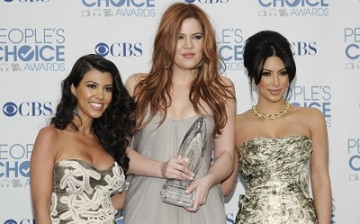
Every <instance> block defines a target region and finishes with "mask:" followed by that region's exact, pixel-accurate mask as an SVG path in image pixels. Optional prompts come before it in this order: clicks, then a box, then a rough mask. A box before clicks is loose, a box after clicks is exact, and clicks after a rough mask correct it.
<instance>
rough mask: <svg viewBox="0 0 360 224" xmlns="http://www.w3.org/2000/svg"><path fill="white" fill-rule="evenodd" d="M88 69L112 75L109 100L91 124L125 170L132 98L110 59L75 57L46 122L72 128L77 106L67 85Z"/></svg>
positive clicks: (102, 142)
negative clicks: (102, 111) (103, 110)
mask: <svg viewBox="0 0 360 224" xmlns="http://www.w3.org/2000/svg"><path fill="white" fill-rule="evenodd" d="M90 70H98V71H100V72H109V73H110V74H111V76H112V79H113V91H112V101H111V103H110V104H109V106H108V108H107V109H106V110H105V112H104V113H103V114H102V115H101V117H99V118H97V119H94V121H93V123H92V128H93V130H94V132H95V134H96V136H97V137H98V138H99V141H100V143H101V145H102V146H103V147H104V148H105V150H106V151H107V152H108V153H109V154H110V155H111V156H112V157H113V158H114V160H115V161H116V162H117V163H118V164H119V165H120V166H121V167H122V168H123V170H124V172H126V171H127V169H128V168H129V158H128V156H127V154H126V147H127V146H128V145H129V139H130V138H131V136H132V134H133V131H134V126H135V116H134V111H135V102H134V100H133V98H132V97H131V96H130V95H129V94H128V92H127V90H126V88H125V87H124V85H123V82H122V80H121V77H120V73H119V70H118V68H117V67H116V65H115V64H114V63H113V62H111V61H109V60H107V59H105V58H103V57H101V56H99V55H96V54H89V55H85V56H82V57H81V58H79V59H78V60H77V61H76V62H75V64H74V66H73V68H72V70H71V72H70V74H69V75H68V76H67V77H66V78H65V79H64V80H63V81H62V84H61V87H62V96H61V100H60V102H59V104H58V106H57V108H56V114H55V116H54V117H53V118H52V119H51V122H50V123H51V124H54V125H55V127H56V128H58V129H61V130H63V129H65V128H66V127H67V126H68V125H73V126H74V127H75V128H76V125H75V124H74V123H73V118H74V116H75V115H74V114H73V110H74V109H75V107H76V106H77V99H76V97H75V96H74V95H73V94H72V92H71V85H72V84H73V85H74V86H75V87H77V86H78V85H79V83H80V81H81V80H82V79H83V77H84V75H85V74H86V73H87V72H88V71H90Z"/></svg>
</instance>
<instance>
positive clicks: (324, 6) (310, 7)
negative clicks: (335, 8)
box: [258, 0, 329, 17]
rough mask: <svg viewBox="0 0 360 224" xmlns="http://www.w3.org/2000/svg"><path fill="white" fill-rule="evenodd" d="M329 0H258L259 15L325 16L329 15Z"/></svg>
mask: <svg viewBox="0 0 360 224" xmlns="http://www.w3.org/2000/svg"><path fill="white" fill-rule="evenodd" d="M328 1H329V0H258V3H259V6H260V7H261V9H260V10H259V11H258V16H260V17H269V16H279V17H290V16H291V17H308V16H312V17H324V16H329V2H328Z"/></svg>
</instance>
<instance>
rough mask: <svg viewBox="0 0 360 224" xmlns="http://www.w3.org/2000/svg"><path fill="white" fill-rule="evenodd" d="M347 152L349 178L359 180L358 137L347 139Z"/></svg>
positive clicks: (359, 152) (359, 153)
mask: <svg viewBox="0 0 360 224" xmlns="http://www.w3.org/2000/svg"><path fill="white" fill-rule="evenodd" d="M347 152H348V155H349V157H348V158H349V161H348V165H349V168H350V174H349V180H350V181H359V180H360V138H349V139H348V140H347Z"/></svg>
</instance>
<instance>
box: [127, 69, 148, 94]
mask: <svg viewBox="0 0 360 224" xmlns="http://www.w3.org/2000/svg"><path fill="white" fill-rule="evenodd" d="M146 76H147V74H146V73H135V74H132V75H131V76H129V78H128V79H127V80H126V82H125V88H126V89H127V91H128V92H129V94H130V95H131V96H133V93H134V89H135V86H136V85H137V84H138V83H139V82H140V81H141V80H143V79H145V78H146Z"/></svg>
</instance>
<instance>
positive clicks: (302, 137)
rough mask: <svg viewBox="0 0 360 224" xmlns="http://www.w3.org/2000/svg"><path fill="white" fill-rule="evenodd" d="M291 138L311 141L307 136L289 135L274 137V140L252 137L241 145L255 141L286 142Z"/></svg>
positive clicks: (264, 137)
mask: <svg viewBox="0 0 360 224" xmlns="http://www.w3.org/2000/svg"><path fill="white" fill-rule="evenodd" d="M291 138H294V139H304V140H309V141H311V138H310V137H309V136H307V135H291V136H284V137H276V138H273V137H266V136H259V137H252V138H249V139H247V140H245V141H244V142H243V144H242V145H246V143H248V142H254V141H256V140H264V141H286V140H288V139H291Z"/></svg>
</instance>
